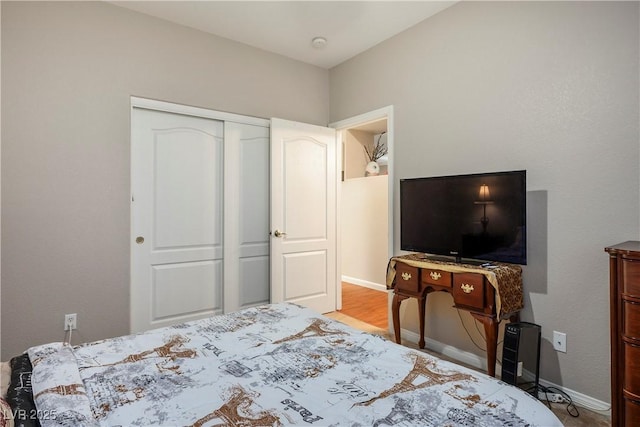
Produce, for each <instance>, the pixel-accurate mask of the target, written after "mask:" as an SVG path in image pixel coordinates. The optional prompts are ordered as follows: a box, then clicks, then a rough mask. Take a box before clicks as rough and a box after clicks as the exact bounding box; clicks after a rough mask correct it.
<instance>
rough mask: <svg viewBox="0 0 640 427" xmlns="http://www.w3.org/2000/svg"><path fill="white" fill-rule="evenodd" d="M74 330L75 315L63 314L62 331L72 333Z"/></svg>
mask: <svg viewBox="0 0 640 427" xmlns="http://www.w3.org/2000/svg"><path fill="white" fill-rule="evenodd" d="M74 329H78V315H77V314H76V313H73V314H65V315H64V330H65V331H72V330H74Z"/></svg>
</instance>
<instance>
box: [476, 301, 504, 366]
mask: <svg viewBox="0 0 640 427" xmlns="http://www.w3.org/2000/svg"><path fill="white" fill-rule="evenodd" d="M471 315H472V316H473V317H474V318H476V319H477V320H479V321H480V322H482V324H483V325H484V335H485V337H486V338H487V373H488V374H489V375H491V376H492V377H495V376H496V351H497V348H498V324H499V322H497V321H496V319H494V318H493V317H488V316H482V315H476V314H475V313H471Z"/></svg>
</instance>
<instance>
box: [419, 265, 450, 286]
mask: <svg viewBox="0 0 640 427" xmlns="http://www.w3.org/2000/svg"><path fill="white" fill-rule="evenodd" d="M420 275H421V276H422V277H421V278H420V279H421V280H422V283H429V284H431V285H438V286H445V287H447V288H450V287H451V273H449V272H447V271H442V270H432V269H430V268H423V269H422V270H421V272H420Z"/></svg>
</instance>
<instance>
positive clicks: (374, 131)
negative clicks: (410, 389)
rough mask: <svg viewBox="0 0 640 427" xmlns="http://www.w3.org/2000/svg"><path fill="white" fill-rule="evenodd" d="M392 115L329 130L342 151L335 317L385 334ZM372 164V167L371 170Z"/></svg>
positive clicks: (347, 122) (386, 110)
mask: <svg viewBox="0 0 640 427" xmlns="http://www.w3.org/2000/svg"><path fill="white" fill-rule="evenodd" d="M392 112H393V111H392V107H386V108H384V109H381V110H376V111H374V112H371V113H368V114H364V115H361V116H357V117H354V118H351V119H348V120H345V121H342V122H339V123H335V124H333V125H332V126H333V127H335V128H336V129H338V141H339V143H340V144H341V147H342V162H341V163H342V173H341V175H342V182H341V185H340V195H339V200H340V208H339V217H340V230H341V233H340V236H341V238H340V247H341V248H340V253H341V256H340V272H341V279H342V280H341V282H342V283H341V287H340V288H341V292H340V296H341V298H342V301H341V305H340V306H341V310H340V311H341V313H342V314H345V315H347V316H350V317H353V318H355V319H357V320H360V321H363V322H365V323H368V324H371V325H373V326H376V327H379V328H383V329H387V330H389V327H390V325H389V321H388V319H389V318H390V317H389V293H388V291H387V289H386V283H385V282H386V266H387V262H388V260H389V257H390V256H391V255H392V248H393V232H392V231H393V230H392V228H393V219H392V218H393V217H392V211H393V210H392V204H393V197H391V194H392V183H393V180H392V176H393V175H392V172H393V171H392V163H391V161H390V159H391V158H392V149H393V126H392ZM374 153H375V154H374ZM372 154H374V155H373V156H372ZM372 157H374V158H372ZM372 160H375V161H376V163H377V166H376V165H374V167H371V164H370V162H371V161H372Z"/></svg>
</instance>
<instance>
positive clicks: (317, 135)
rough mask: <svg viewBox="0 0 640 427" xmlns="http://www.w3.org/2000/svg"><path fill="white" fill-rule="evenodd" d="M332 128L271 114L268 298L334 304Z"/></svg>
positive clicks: (325, 307)
mask: <svg viewBox="0 0 640 427" xmlns="http://www.w3.org/2000/svg"><path fill="white" fill-rule="evenodd" d="M336 146H337V142H336V131H335V129H331V128H325V127H320V126H314V125H309V124H304V123H297V122H291V121H287V120H282V119H272V120H271V302H283V301H289V302H295V303H298V304H300V305H304V306H306V307H310V308H312V309H314V310H317V311H318V312H320V313H326V312H329V311H334V310H335V309H336V289H337V283H338V274H337V242H338V240H337V183H338V175H337V158H336V156H337V149H336Z"/></svg>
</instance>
